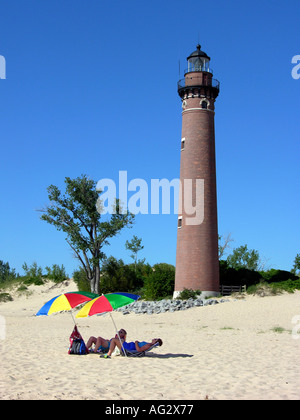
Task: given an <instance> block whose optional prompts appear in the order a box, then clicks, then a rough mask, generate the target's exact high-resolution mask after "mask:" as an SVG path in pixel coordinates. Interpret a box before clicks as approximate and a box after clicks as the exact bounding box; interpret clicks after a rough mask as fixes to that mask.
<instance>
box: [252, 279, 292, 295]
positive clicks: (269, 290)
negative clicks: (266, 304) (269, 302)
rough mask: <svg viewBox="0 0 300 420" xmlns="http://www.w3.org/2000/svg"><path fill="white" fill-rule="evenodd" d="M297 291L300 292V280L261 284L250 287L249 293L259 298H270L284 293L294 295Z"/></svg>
mask: <svg viewBox="0 0 300 420" xmlns="http://www.w3.org/2000/svg"><path fill="white" fill-rule="evenodd" d="M295 290H300V279H297V280H290V279H289V280H286V281H281V282H274V283H267V282H261V283H259V284H256V285H252V286H250V287H248V289H247V293H249V294H255V295H259V296H270V295H277V294H279V293H282V292H288V293H294V291H295Z"/></svg>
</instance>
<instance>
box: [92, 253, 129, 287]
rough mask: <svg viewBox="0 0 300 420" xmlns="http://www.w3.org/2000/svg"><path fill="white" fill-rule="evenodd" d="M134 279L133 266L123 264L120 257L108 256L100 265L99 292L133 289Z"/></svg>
mask: <svg viewBox="0 0 300 420" xmlns="http://www.w3.org/2000/svg"><path fill="white" fill-rule="evenodd" d="M136 280H137V278H136V273H135V269H134V266H130V265H126V264H124V261H123V260H121V259H120V260H117V259H116V258H114V257H109V258H108V259H107V260H106V261H105V262H104V264H103V266H102V275H101V277H100V291H101V293H111V292H129V291H133V290H134V289H135V284H136Z"/></svg>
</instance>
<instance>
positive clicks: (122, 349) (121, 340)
mask: <svg viewBox="0 0 300 420" xmlns="http://www.w3.org/2000/svg"><path fill="white" fill-rule="evenodd" d="M109 315H110V318H111V320H112V322H113V324H114V326H115V329H116V333H117V336H118V338H119V341H120V344H121V347H122V350H123V353H124V354H125V357H127V354H126V351H125V349H124V347H123V343H122V340H121V338H120V336H119V331H118V329H117V326H116V324H115V321H114V319H113V317H112V314H111V312H110V313H109Z"/></svg>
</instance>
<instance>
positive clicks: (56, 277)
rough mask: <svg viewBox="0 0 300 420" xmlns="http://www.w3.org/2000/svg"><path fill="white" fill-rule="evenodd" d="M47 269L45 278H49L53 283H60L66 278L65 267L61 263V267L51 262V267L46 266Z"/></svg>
mask: <svg viewBox="0 0 300 420" xmlns="http://www.w3.org/2000/svg"><path fill="white" fill-rule="evenodd" d="M46 271H47V275H46V276H47V278H48V279H49V280H53V281H54V282H55V283H61V282H62V281H64V280H67V279H68V275H67V274H66V270H65V267H64V266H63V265H61V267H60V266H59V265H57V264H53V265H52V268H50V267H46Z"/></svg>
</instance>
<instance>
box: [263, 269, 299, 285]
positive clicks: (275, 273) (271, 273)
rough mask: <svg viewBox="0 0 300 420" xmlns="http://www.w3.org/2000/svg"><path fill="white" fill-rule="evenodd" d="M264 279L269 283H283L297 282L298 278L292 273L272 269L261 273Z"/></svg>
mask: <svg viewBox="0 0 300 420" xmlns="http://www.w3.org/2000/svg"><path fill="white" fill-rule="evenodd" d="M260 275H261V276H262V278H263V279H264V280H265V281H266V282H268V283H276V282H283V281H286V280H297V279H298V277H297V276H296V275H295V274H293V273H291V272H290V271H285V270H275V269H274V268H272V269H271V270H268V271H260Z"/></svg>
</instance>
